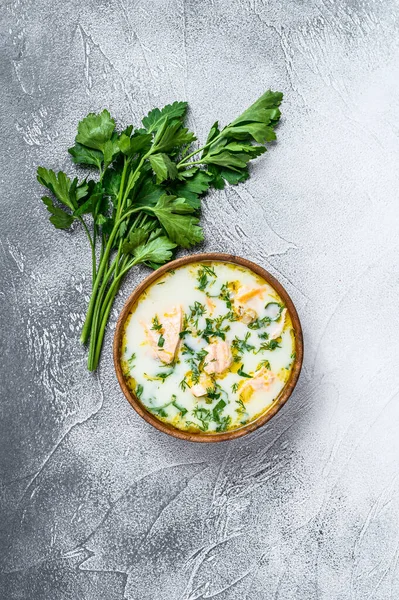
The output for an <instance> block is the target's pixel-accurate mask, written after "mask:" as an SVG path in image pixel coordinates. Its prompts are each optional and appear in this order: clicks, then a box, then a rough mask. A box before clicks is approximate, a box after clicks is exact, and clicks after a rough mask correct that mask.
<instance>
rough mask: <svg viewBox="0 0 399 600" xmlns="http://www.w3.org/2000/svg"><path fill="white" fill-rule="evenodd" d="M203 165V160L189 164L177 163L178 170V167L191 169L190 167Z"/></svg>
mask: <svg viewBox="0 0 399 600" xmlns="http://www.w3.org/2000/svg"><path fill="white" fill-rule="evenodd" d="M202 164H203V160H202V159H200V160H193V161H191V162H184V163H179V168H180V167H191V166H192V165H202Z"/></svg>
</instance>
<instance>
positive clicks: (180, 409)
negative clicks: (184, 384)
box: [172, 400, 188, 417]
mask: <svg viewBox="0 0 399 600" xmlns="http://www.w3.org/2000/svg"><path fill="white" fill-rule="evenodd" d="M172 405H173V406H174V407H175V408H177V410H178V411H179V412H180V413H181V416H182V417H184V415H185V414H186V413H187V412H188V410H187V408H184V406H181V404H179V403H178V402H177V401H176V400H174V401H173V402H172Z"/></svg>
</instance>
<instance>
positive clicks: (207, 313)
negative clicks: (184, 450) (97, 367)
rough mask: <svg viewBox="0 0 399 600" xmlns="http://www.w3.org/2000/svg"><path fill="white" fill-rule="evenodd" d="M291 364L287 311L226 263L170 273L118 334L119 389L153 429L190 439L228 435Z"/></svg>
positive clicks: (268, 290) (257, 408)
mask: <svg viewBox="0 0 399 600" xmlns="http://www.w3.org/2000/svg"><path fill="white" fill-rule="evenodd" d="M294 358H295V338H294V332H293V328H292V322H291V318H290V315H289V313H288V310H287V308H285V306H284V303H283V302H282V300H281V298H280V297H279V296H278V294H277V293H276V291H275V290H274V289H273V288H272V287H271V286H270V285H269V284H268V283H266V281H264V280H263V279H261V278H260V277H259V276H257V275H256V274H255V273H253V272H252V271H250V270H249V269H247V268H244V267H242V266H238V265H236V264H233V263H224V262H205V263H194V264H188V265H185V266H182V267H180V268H178V269H176V270H175V271H173V270H171V271H169V272H168V273H166V274H165V275H163V276H162V277H161V278H160V279H158V280H157V281H156V282H155V283H153V284H152V285H151V286H149V287H148V288H147V289H146V290H145V291H144V292H143V294H142V295H141V296H140V298H139V300H138V302H137V303H136V305H135V306H134V307H133V309H132V311H131V313H130V315H129V316H128V318H127V320H126V323H125V326H124V338H123V343H122V356H121V362H122V369H123V372H124V376H125V379H126V382H127V385H128V386H129V388H130V389H131V390H132V391H133V392H134V393H135V395H136V396H137V397H138V398H139V400H140V402H141V403H142V404H143V405H144V406H145V408H146V409H147V410H149V411H150V412H151V413H153V414H154V415H155V416H156V417H157V418H158V419H159V420H161V421H164V422H166V423H170V424H171V425H173V426H174V427H176V428H178V429H182V430H184V431H190V432H197V433H199V432H208V433H215V432H223V431H228V430H232V429H237V428H239V427H242V426H243V425H245V424H247V423H249V422H250V421H253V420H255V419H256V418H257V417H258V416H259V415H261V414H262V413H264V412H265V411H267V410H268V409H269V408H270V407H271V406H272V404H273V402H274V401H275V400H276V399H277V398H278V396H279V394H280V393H281V391H282V389H283V388H284V386H285V384H286V382H287V380H288V378H289V375H290V372H291V368H292V365H293V362H294Z"/></svg>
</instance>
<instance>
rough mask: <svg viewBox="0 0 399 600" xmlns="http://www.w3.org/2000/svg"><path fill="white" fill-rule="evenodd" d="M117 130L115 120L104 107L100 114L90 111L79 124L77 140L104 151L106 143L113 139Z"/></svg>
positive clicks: (84, 144)
mask: <svg viewBox="0 0 399 600" xmlns="http://www.w3.org/2000/svg"><path fill="white" fill-rule="evenodd" d="M114 130H115V121H114V119H112V118H111V115H110V114H109V112H108V111H107V110H106V109H104V110H103V111H102V112H101V113H100V114H98V115H96V114H94V113H90V114H88V115H87V117H85V118H84V119H83V120H82V121H80V123H79V125H78V135H77V136H76V141H77V142H78V143H79V144H83V146H87V147H88V148H94V150H101V151H102V152H104V150H105V145H106V143H107V142H108V141H110V140H111V136H112V134H113V133H114Z"/></svg>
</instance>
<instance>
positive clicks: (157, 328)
mask: <svg viewBox="0 0 399 600" xmlns="http://www.w3.org/2000/svg"><path fill="white" fill-rule="evenodd" d="M151 329H152V331H161V329H162V325H161V324H160V322H159V320H158V316H157V315H155V317H154V318H153V319H152V327H151Z"/></svg>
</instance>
